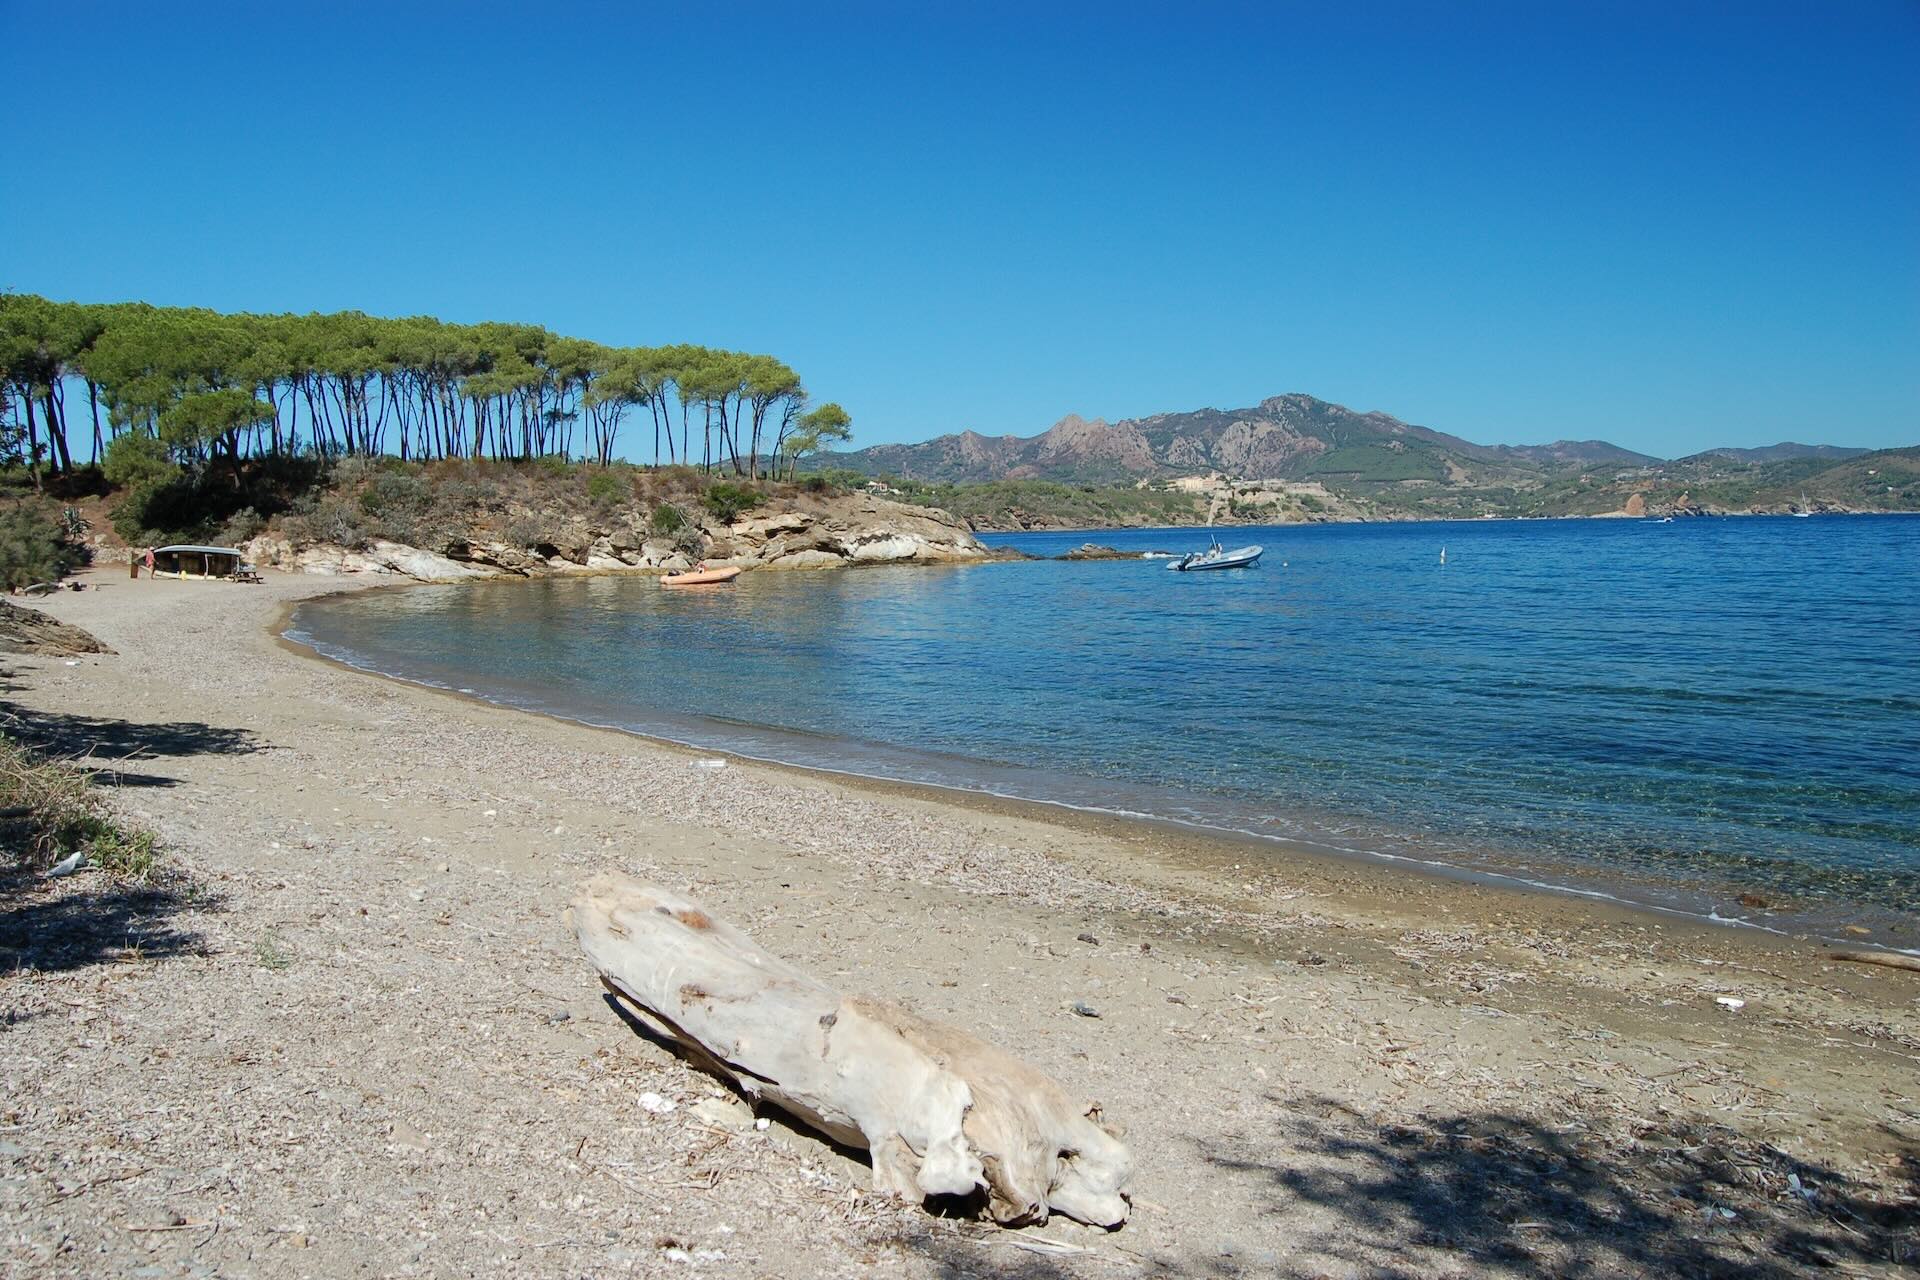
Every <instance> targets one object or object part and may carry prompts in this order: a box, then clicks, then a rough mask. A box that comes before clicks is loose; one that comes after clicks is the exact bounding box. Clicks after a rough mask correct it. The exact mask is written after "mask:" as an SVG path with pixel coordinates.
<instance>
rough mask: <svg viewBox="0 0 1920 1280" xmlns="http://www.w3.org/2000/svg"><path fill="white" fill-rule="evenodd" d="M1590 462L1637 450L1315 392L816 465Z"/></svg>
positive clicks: (1359, 474) (915, 473) (1422, 471)
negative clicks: (1478, 438) (1504, 430)
mask: <svg viewBox="0 0 1920 1280" xmlns="http://www.w3.org/2000/svg"><path fill="white" fill-rule="evenodd" d="M1562 459H1565V460H1572V459H1582V460H1586V461H1605V462H1621V463H1625V464H1633V463H1638V462H1643V461H1647V459H1646V458H1644V456H1643V455H1641V454H1636V453H1632V452H1630V451H1628V450H1626V449H1620V448H1617V447H1616V446H1614V445H1609V444H1605V443H1602V442H1599V441H1585V442H1561V443H1558V444H1551V445H1534V446H1526V447H1523V448H1513V447H1509V446H1500V447H1493V446H1487V445H1477V444H1473V443H1471V442H1470V441H1467V440H1462V439H1460V438H1459V437H1458V436H1450V435H1447V434H1446V433H1444V432H1440V431H1434V430H1432V429H1430V428H1427V427H1420V426H1414V425H1412V424H1410V423H1406V422H1402V421H1400V419H1398V418H1395V417H1392V416H1390V415H1388V414H1384V413H1358V412H1355V411H1354V410H1352V409H1348V408H1346V407H1345V406H1343V405H1337V404H1330V403H1328V402H1327V401H1325V400H1317V399H1315V398H1314V397H1312V396H1308V395H1284V396H1274V397H1273V398H1271V399H1268V400H1262V401H1261V402H1260V403H1259V404H1258V405H1256V406H1254V407H1253V408H1250V409H1198V410H1194V411H1193V412H1190V413H1162V414H1155V415H1154V416H1152V417H1148V418H1129V419H1126V420H1124V421H1121V422H1116V423H1107V422H1103V421H1101V420H1099V419H1095V420H1093V421H1088V420H1086V419H1084V418H1080V417H1076V416H1071V415H1070V416H1068V417H1065V418H1062V419H1061V420H1060V421H1059V422H1057V423H1055V424H1054V425H1053V427H1051V428H1050V429H1049V430H1047V431H1045V432H1043V433H1041V434H1040V435H1037V436H1024V437H1023V436H994V437H989V436H982V435H979V434H976V433H974V432H971V431H968V432H963V433H961V434H959V435H949V436H941V437H939V438H937V439H934V440H929V441H927V442H926V443H924V444H909V445H876V446H874V447H872V448H868V449H861V450H858V451H857V452H853V453H842V454H832V455H826V456H823V457H821V458H820V459H819V460H818V461H817V463H816V465H817V466H820V467H823V468H826V467H832V468H846V469H848V470H853V471H858V472H861V473H863V474H866V475H874V476H882V475H887V476H897V477H900V478H903V479H911V480H923V481H928V482H933V483H974V484H977V483H982V482H985V481H991V480H1054V481H1061V482H1067V483H1081V484H1089V483H1091V484H1099V483H1107V484H1111V483H1116V482H1130V481H1134V480H1140V479H1150V478H1155V477H1167V476H1176V475H1193V474H1196V473H1200V472H1206V471H1219V472H1222V473H1224V474H1226V475H1233V476H1257V477H1262V478H1287V479H1306V478H1308V477H1311V476H1317V475H1328V476H1347V477H1353V478H1355V479H1357V480H1360V481H1362V482H1383V483H1390V482H1395V481H1400V480H1416V479H1432V480H1446V479H1448V478H1450V477H1455V476H1457V475H1458V473H1459V472H1460V471H1461V470H1463V469H1464V470H1466V471H1469V472H1479V471H1488V470H1491V471H1498V470H1501V469H1503V468H1507V467H1511V466H1515V465H1517V466H1520V467H1523V468H1529V469H1531V468H1534V467H1537V466H1538V465H1540V464H1541V463H1542V462H1543V461H1554V460H1562Z"/></svg>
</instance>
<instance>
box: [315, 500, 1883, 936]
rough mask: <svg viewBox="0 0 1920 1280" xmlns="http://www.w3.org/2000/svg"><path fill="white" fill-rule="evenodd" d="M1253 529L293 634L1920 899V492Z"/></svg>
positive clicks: (1744, 882) (759, 749)
mask: <svg viewBox="0 0 1920 1280" xmlns="http://www.w3.org/2000/svg"><path fill="white" fill-rule="evenodd" d="M1093 536H1095V537H1096V538H1097V539H1098V540H1099V541H1102V542H1107V543H1111V544H1115V545H1120V546H1123V547H1131V548H1134V549H1148V548H1156V549H1168V550H1175V551H1184V550H1190V549H1194V548H1196V547H1198V546H1202V545H1204V542H1205V537H1206V535H1205V533H1204V532H1203V531H1192V530H1187V531H1132V532H1119V533H1101V534H1098V535H1093ZM1087 537H1088V535H1085V534H1068V535H1057V534H1041V535H1017V536H1014V537H1012V538H1011V539H1000V540H1002V541H1007V540H1011V541H1013V542H1015V543H1016V544H1018V545H1021V546H1022V547H1023V548H1025V549H1028V550H1033V551H1037V552H1041V553H1049V554H1054V553H1058V552H1060V551H1064V550H1066V549H1068V548H1070V547H1073V546H1077V545H1079V543H1081V542H1083V541H1085V540H1087ZM1247 540H1251V541H1259V542H1263V543H1264V544H1265V545H1266V546H1267V549H1268V551H1267V558H1266V560H1265V562H1264V563H1263V564H1262V565H1261V566H1260V567H1258V568H1256V569H1252V570H1245V571H1235V572H1226V573H1216V574H1199V575H1188V574H1171V573H1167V572H1165V571H1164V568H1163V565H1162V564H1161V563H1159V562H1154V561H1145V562H1142V561H1114V562H1081V563H1059V562H1044V563H1016V564H995V565H983V566H974V567H969V568H957V569H885V570H882V569H876V570H862V571H853V572H839V573H789V574H780V573H756V574H748V575H746V576H745V577H743V578H741V579H740V580H739V581H738V582H737V583H735V584H734V585H732V586H730V587H718V588H704V589H692V590H675V591H668V590H663V589H661V588H660V587H659V586H657V585H656V584H655V583H654V582H653V581H652V580H651V579H639V578H623V577H603V578H585V579H554V580H548V581H542V582H531V583H526V582H510V583H483V584H476V585H464V586H458V587H445V588H423V589H421V590H417V591H409V592H395V593H384V594H379V595H374V596H362V597H353V598H348V599H345V600H341V601H337V602H328V603H325V604H323V605H314V606H308V607H306V608H303V609H302V610H301V612H300V614H299V617H298V620H297V623H296V630H297V631H300V632H303V633H305V634H306V635H307V636H308V637H310V638H311V640H312V642H313V643H315V644H316V645H318V646H319V647H320V648H322V649H323V650H324V651H327V652H329V653H333V654H335V655H338V656H347V655H351V660H352V661H355V662H358V663H361V664H363V665H369V666H372V667H375V668H377V669H380V670H385V671H388V672H391V673H394V674H399V675H403V676H406V677H409V678H412V679H417V680H424V681H428V682H431V683H436V684H441V685H445V686H448V687H452V688H462V689H471V690H474V691H477V692H480V693H482V694H484V695H486V696H489V697H493V698H496V699H498V700H501V701H505V702H509V703H512V704H514V705H519V706H526V707H535V708H541V709H546V710H551V711H555V712H558V713H561V714H567V715H572V716H576V717H579V718H581V719H585V720H590V721H593V722H595V723H602V724H613V725H619V726H624V727H628V728H633V729H637V730H640V731H644V732H650V733H656V734H659V735H662V736H666V737H672V738H676V739H679V740H683V741H691V742H696V743H702V744H705V745H709V746H714V747H721V748H728V749H734V750H739V751H742V752H744V753H746V754H753V755H760V756H766V757H771V758H776V759H782V760H788V761H792V762H794V763H803V764H811V765H816V766H820V767H828V768H840V769H846V770H851V771H855V772H862V773H873V774H880V775H884V776H890V777H899V778H905V779H913V780H923V781H933V782H940V783H944V784H947V785H958V786H970V787H977V788H983V789H988V790H993V791H996V792H1001V793H1005V794H1011V795H1021V796H1027V797H1029V798H1036V799H1049V800H1058V801H1061V802H1064V803H1072V804H1080V805H1086V806H1091V807H1098V808H1106V809H1114V810H1120V811H1128V812H1146V813H1152V814H1156V815H1159V816H1164V817H1170V818H1177V819H1181V820H1186V821H1196V822H1202V823H1206V824H1209V825H1215V826H1221V827H1227V828H1232V829H1237V830H1243V831H1249V832H1254V833H1258V834H1268V835H1281V836H1289V837H1295V838H1306V839H1311V840H1316V841H1320V842H1324V843H1328V844H1333V845H1337V846H1343V847H1364V848H1369V849H1377V850H1382V851H1388V852H1395V853H1400V854H1404V855H1407V856H1415V857H1423V858H1441V859H1445V860H1449V861H1454V862H1474V861H1477V860H1487V859H1491V860H1493V861H1495V862H1497V863H1499V864H1500V865H1503V866H1508V867H1513V866H1515V865H1516V864H1525V865H1526V866H1529V867H1530V868H1531V872H1530V873H1531V874H1538V875H1545V876H1556V875H1557V876H1560V877H1561V878H1564V876H1565V875H1566V874H1568V873H1570V872H1572V871H1577V870H1581V869H1584V870H1585V871H1587V872H1589V873H1595V874H1599V875H1601V876H1602V877H1604V878H1611V879H1613V880H1619V879H1621V878H1622V877H1627V878H1632V877H1636V876H1637V877H1646V878H1651V879H1654V880H1658V881H1660V882H1662V883H1666V884H1670V885H1680V886H1686V885H1695V886H1702V887H1716V886H1720V887H1724V886H1735V887H1739V888H1754V889H1761V890H1765V891H1767V892H1771V893H1784V894H1790V895H1794V896H1795V897H1797V898H1799V899H1802V900H1806V899H1820V898H1829V899H1833V900H1847V901H1855V902H1873V903H1878V904H1881V905H1882V906H1885V907H1891V908H1895V909H1897V910H1902V911H1910V910H1913V909H1914V908H1915V907H1916V906H1917V905H1920V645H1916V643H1915V638H1916V637H1920V520H1916V519H1910V518H1903V517H1887V518H1875V519H1813V520H1765V519H1748V520H1698V521H1692V522H1685V521H1682V522H1675V523H1674V524H1671V525H1659V524H1652V523H1648V522H1638V521H1633V522H1629V521H1555V522H1526V523H1510V522H1482V523H1473V524H1419V525H1389V526H1363V525H1341V526H1319V527H1310V528H1280V529H1266V530H1259V531H1253V532H1252V535H1251V537H1250V538H1249V539H1247ZM1442 546H1445V547H1446V548H1447V561H1446V563H1445V564H1444V565H1442V564H1441V563H1440V554H1439V553H1440V550H1441V547H1442ZM1910 945H1911V944H1910Z"/></svg>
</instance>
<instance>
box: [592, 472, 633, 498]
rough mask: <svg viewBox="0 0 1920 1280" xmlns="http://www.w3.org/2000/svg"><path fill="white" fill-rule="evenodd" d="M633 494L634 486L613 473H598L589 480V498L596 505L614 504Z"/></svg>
mask: <svg viewBox="0 0 1920 1280" xmlns="http://www.w3.org/2000/svg"><path fill="white" fill-rule="evenodd" d="M632 492H633V488H632V486H631V485H629V484H628V483H627V482H626V481H625V479H624V478H623V477H621V476H617V475H615V474H614V473H613V472H611V471H596V472H594V473H593V474H592V475H591V476H589V477H588V478H587V497H588V498H590V499H592V500H593V501H594V502H596V503H605V504H612V503H615V502H618V501H620V500H621V499H622V498H624V497H626V496H628V495H629V494H630V493H632Z"/></svg>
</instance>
